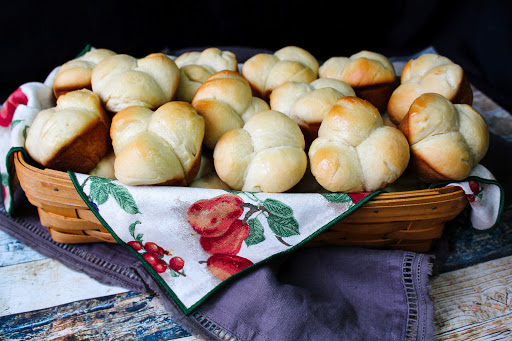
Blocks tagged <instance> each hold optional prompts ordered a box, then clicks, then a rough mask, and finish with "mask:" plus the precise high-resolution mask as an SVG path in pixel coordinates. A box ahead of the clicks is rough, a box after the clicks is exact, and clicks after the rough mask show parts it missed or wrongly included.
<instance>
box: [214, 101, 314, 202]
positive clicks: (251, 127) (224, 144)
mask: <svg viewBox="0 0 512 341" xmlns="http://www.w3.org/2000/svg"><path fill="white" fill-rule="evenodd" d="M213 160H214V165H215V170H216V172H217V175H218V176H219V178H220V179H221V180H222V181H224V182H225V183H226V184H228V185H229V187H231V188H233V189H235V190H242V191H249V192H277V193H278V192H285V191H287V190H289V189H290V188H292V187H293V186H295V185H296V184H297V183H298V182H299V181H300V180H301V179H302V177H303V176H304V173H305V171H306V166H307V156H306V153H305V152H304V136H303V135H302V132H301V131H300V128H299V126H298V125H297V123H295V122H294V121H293V120H292V119H291V118H289V117H288V116H286V115H285V114H283V113H280V112H278V111H274V110H267V111H263V112H260V113H258V114H256V115H254V116H253V117H252V118H251V119H249V120H248V121H247V123H246V124H245V125H244V127H243V128H241V129H233V130H230V131H228V132H226V133H225V134H224V135H222V137H221V138H220V139H219V141H218V142H217V145H216V146H215V150H214V152H213Z"/></svg>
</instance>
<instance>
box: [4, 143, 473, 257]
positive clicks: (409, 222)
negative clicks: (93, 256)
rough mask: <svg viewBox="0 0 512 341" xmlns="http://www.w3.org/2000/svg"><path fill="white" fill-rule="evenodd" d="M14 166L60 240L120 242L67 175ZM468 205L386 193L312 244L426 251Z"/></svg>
mask: <svg viewBox="0 0 512 341" xmlns="http://www.w3.org/2000/svg"><path fill="white" fill-rule="evenodd" d="M14 164H15V167H16V173H17V176H18V179H19V182H20V185H21V187H22V188H23V190H24V191H25V194H26V196H27V198H28V200H29V201H30V203H32V204H33V205H34V206H36V207H37V209H38V212H39V218H40V220H41V224H42V225H43V226H46V227H48V230H49V232H50V234H51V236H52V238H53V239H54V240H55V241H56V242H60V243H68V244H70V243H91V242H109V243H115V242H116V241H115V240H114V238H113V237H112V235H110V233H109V232H108V230H107V229H106V228H105V227H104V226H103V225H102V224H101V223H100V222H99V221H98V219H97V218H96V216H95V215H94V214H93V213H92V212H91V211H90V209H89V207H88V206H87V205H86V204H85V203H84V201H83V200H82V198H81V197H80V195H79V194H78V193H77V192H76V189H75V187H74V185H73V183H72V182H71V180H70V178H69V176H68V174H67V173H64V172H60V171H55V170H51V169H39V168H37V167H33V166H31V165H29V164H28V163H27V162H26V161H25V160H24V159H23V154H22V153H20V152H17V153H15V154H14ZM466 204H467V199H466V196H465V194H464V192H463V191H462V190H461V189H460V188H458V187H441V188H436V189H425V190H418V191H407V192H396V193H381V194H379V195H377V196H375V197H374V198H372V199H371V200H370V201H369V202H367V203H366V204H364V205H363V206H362V207H360V208H359V209H358V210H357V211H355V212H354V213H352V214H350V215H349V216H347V217H345V218H344V219H342V220H341V221H340V222H338V223H336V224H335V225H333V226H331V227H330V228H329V229H327V230H326V231H324V232H323V233H321V234H320V235H319V236H317V237H316V238H314V239H313V240H311V241H310V242H308V244H307V246H325V245H344V246H361V247H371V248H385V249H400V250H408V251H414V252H426V251H428V250H430V248H431V247H432V244H433V242H434V241H435V240H436V239H437V238H439V237H441V235H442V233H443V230H444V226H445V223H446V222H448V221H450V220H452V219H454V218H455V217H456V216H457V215H458V214H459V213H460V212H461V211H462V210H463V209H464V207H465V206H466Z"/></svg>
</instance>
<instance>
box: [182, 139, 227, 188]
mask: <svg viewBox="0 0 512 341" xmlns="http://www.w3.org/2000/svg"><path fill="white" fill-rule="evenodd" d="M189 187H195V188H211V189H225V190H230V189H231V187H229V186H228V185H227V184H226V183H224V182H223V181H222V180H221V179H220V178H219V176H218V175H217V173H216V172H215V166H214V164H213V153H212V152H211V151H209V150H208V149H204V150H203V152H202V153H201V167H200V168H199V172H197V175H196V178H195V179H194V181H192V182H191V183H190V184H189Z"/></svg>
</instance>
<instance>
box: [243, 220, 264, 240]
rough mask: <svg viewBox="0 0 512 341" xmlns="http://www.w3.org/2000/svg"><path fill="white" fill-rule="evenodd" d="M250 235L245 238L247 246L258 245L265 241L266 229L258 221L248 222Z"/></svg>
mask: <svg viewBox="0 0 512 341" xmlns="http://www.w3.org/2000/svg"><path fill="white" fill-rule="evenodd" d="M247 224H249V235H248V236H247V238H245V244H247V246H251V245H256V244H259V243H261V242H263V241H264V240H265V229H264V227H263V225H262V224H261V222H260V221H259V220H258V219H249V220H247Z"/></svg>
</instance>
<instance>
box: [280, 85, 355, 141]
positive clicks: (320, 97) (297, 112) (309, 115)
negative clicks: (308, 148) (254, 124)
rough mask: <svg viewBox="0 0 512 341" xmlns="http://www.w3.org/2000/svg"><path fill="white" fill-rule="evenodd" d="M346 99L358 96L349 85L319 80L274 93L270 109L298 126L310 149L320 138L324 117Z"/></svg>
mask: <svg viewBox="0 0 512 341" xmlns="http://www.w3.org/2000/svg"><path fill="white" fill-rule="evenodd" d="M343 96H355V92H354V90H353V89H352V87H351V86H350V85H348V84H347V83H345V82H342V81H339V80H336V79H331V78H320V79H317V80H314V81H313V82H311V83H304V82H293V81H292V82H287V83H284V84H283V85H281V86H279V87H277V88H276V89H274V91H272V93H271V94H270V107H271V109H272V110H276V111H279V112H282V113H284V114H286V115H287V116H289V117H290V118H292V119H293V120H294V121H295V122H297V124H298V125H299V127H300V128H301V130H302V133H303V134H304V138H305V139H306V143H307V144H308V145H309V144H310V143H311V142H312V141H313V140H314V139H315V138H317V136H318V128H320V124H321V123H322V120H323V119H324V117H325V115H327V113H328V112H329V110H331V108H332V106H333V105H334V103H336V101H337V100H338V99H340V98H341V97H343Z"/></svg>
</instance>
